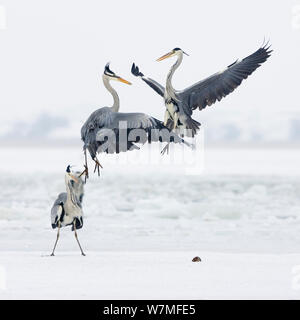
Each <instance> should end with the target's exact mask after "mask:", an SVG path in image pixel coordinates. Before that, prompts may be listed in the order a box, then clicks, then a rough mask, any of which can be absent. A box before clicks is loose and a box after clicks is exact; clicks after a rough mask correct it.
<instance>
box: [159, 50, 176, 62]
mask: <svg viewBox="0 0 300 320" xmlns="http://www.w3.org/2000/svg"><path fill="white" fill-rule="evenodd" d="M173 54H174V52H173V51H171V52H168V53H167V54H165V55H163V56H162V57H160V58H158V59H157V60H156V61H162V60H165V59H167V58H170V57H172V56H173Z"/></svg>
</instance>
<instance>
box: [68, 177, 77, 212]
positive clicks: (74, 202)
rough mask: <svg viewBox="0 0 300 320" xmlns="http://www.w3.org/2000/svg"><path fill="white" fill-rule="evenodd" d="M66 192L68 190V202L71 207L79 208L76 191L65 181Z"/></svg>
mask: <svg viewBox="0 0 300 320" xmlns="http://www.w3.org/2000/svg"><path fill="white" fill-rule="evenodd" d="M65 183H66V190H67V202H68V204H69V205H73V206H78V201H77V197H76V194H75V192H74V189H73V188H72V186H71V185H70V182H69V181H68V180H67V179H65Z"/></svg>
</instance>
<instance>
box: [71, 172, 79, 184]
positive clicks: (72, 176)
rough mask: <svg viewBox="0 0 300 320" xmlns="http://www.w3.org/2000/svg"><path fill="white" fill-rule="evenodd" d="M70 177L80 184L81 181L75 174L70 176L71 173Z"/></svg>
mask: <svg viewBox="0 0 300 320" xmlns="http://www.w3.org/2000/svg"><path fill="white" fill-rule="evenodd" d="M69 176H70V177H71V178H72V179H73V180H74V181H75V182H76V183H78V182H79V180H78V179H77V178H76V177H75V176H74V175H73V174H70V173H69Z"/></svg>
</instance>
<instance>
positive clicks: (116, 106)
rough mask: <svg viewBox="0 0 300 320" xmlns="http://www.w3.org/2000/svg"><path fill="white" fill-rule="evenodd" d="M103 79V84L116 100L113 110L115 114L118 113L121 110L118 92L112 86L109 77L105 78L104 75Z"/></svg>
mask: <svg viewBox="0 0 300 320" xmlns="http://www.w3.org/2000/svg"><path fill="white" fill-rule="evenodd" d="M102 79H103V83H104V86H105V88H106V89H107V90H108V91H109V92H110V93H111V95H112V96H113V99H114V104H113V105H112V107H111V110H112V111H113V112H118V111H119V109H120V99H119V96H118V94H117V91H116V90H115V89H114V88H113V87H112V86H111V85H110V83H109V79H108V78H107V77H105V76H104V75H103V76H102Z"/></svg>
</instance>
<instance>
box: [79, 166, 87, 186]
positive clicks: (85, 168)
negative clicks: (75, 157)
mask: <svg viewBox="0 0 300 320" xmlns="http://www.w3.org/2000/svg"><path fill="white" fill-rule="evenodd" d="M83 166H84V170H83V171H82V172H81V173H80V175H79V178H80V177H81V176H82V175H83V174H84V175H85V176H84V182H85V183H86V179H88V178H89V169H88V166H87V165H85V164H84V165H83Z"/></svg>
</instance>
